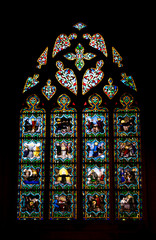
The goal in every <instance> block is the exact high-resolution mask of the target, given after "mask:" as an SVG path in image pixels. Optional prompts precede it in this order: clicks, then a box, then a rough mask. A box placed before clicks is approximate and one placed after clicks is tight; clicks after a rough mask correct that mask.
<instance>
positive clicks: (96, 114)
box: [82, 94, 110, 220]
mask: <svg viewBox="0 0 156 240" xmlns="http://www.w3.org/2000/svg"><path fill="white" fill-rule="evenodd" d="M89 103H90V105H91V107H90V108H86V109H84V110H83V123H82V126H83V133H82V134H83V169H82V179H83V181H82V189H83V217H84V219H86V220H88V219H109V190H110V175H109V173H110V172H109V142H108V141H109V126H108V110H107V109H106V108H103V107H100V104H101V103H102V98H101V97H100V96H99V95H98V94H94V95H92V96H91V97H90V98H89Z"/></svg>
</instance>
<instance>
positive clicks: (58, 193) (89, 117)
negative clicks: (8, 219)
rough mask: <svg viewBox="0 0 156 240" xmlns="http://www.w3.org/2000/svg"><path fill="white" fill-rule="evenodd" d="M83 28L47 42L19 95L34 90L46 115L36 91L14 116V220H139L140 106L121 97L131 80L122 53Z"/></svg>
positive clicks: (132, 83)
mask: <svg viewBox="0 0 156 240" xmlns="http://www.w3.org/2000/svg"><path fill="white" fill-rule="evenodd" d="M86 29H87V25H85V24H83V23H81V22H79V23H77V24H75V25H74V26H73V29H72V30H74V32H76V33H71V34H70V35H68V34H64V33H63V34H60V35H59V36H58V37H57V38H56V39H55V41H54V42H53V47H51V46H47V45H46V46H45V47H44V48H43V49H42V50H41V51H39V54H38V55H37V57H36V61H35V72H34V73H31V75H30V76H31V77H28V78H27V79H26V82H25V85H24V88H23V96H24V94H26V96H27V94H29V93H28V92H29V91H32V92H33V91H35V90H36V89H39V88H40V94H41V96H42V97H41V99H42V100H43V102H45V103H46V104H45V108H46V110H44V109H43V108H39V103H40V99H39V98H38V97H37V95H35V94H34V95H31V96H29V97H28V98H27V99H26V103H27V105H28V106H27V107H26V108H24V109H22V110H21V112H20V141H19V160H18V166H19V175H18V219H19V220H27V219H33V220H43V219H45V220H47V219H49V220H74V219H81V220H82V218H83V219H84V220H98V219H99V220H110V219H114V217H113V216H115V219H116V220H126V219H139V220H140V219H142V215H143V213H142V160H141V130H140V109H139V108H137V107H135V106H133V105H134V103H133V97H132V96H131V95H130V94H128V93H126V94H123V93H124V92H125V89H129V90H130V92H132V93H133V92H134V93H135V94H137V87H136V83H135V81H134V79H133V77H132V76H131V74H128V73H126V72H125V69H124V64H125V62H124V59H123V58H122V56H123V55H122V54H121V55H122V56H121V55H120V53H119V52H120V51H119V52H118V51H117V50H116V48H114V47H112V46H110V48H109V46H107V41H106V42H105V40H104V38H103V36H102V35H101V34H99V33H95V34H94V35H90V34H89V33H87V30H86ZM108 45H109V44H108ZM44 49H45V50H44ZM109 49H111V50H112V51H110V50H109ZM117 49H118V48H117ZM43 50H44V51H43ZM50 51H51V52H50ZM38 57H39V58H38ZM37 58H38V59H37ZM69 60H70V61H69ZM73 61H74V62H73ZM49 62H50V64H49ZM74 63H75V64H74ZM36 64H37V66H36ZM51 66H53V67H54V68H51ZM113 67H114V68H115V70H113ZM108 69H109V70H108ZM107 70H108V71H107ZM127 74H128V75H127ZM129 75H130V76H129ZM93 93H94V94H93ZM99 94H100V95H99ZM122 94H123V95H122ZM39 96H40V95H39ZM119 99H120V103H121V105H122V106H119V107H117V106H116V107H117V108H116V107H115V101H117V102H118V100H119ZM114 100H115V101H114ZM87 101H88V103H87ZM117 102H116V104H117ZM120 103H119V104H120ZM104 104H105V106H106V105H107V108H106V107H104ZM84 106H85V107H84ZM46 114H47V115H46ZM46 116H48V117H47V125H46ZM46 131H47V133H48V134H47V136H46ZM45 143H46V145H45ZM111 143H112V144H111ZM45 146H46V148H45ZM48 147H49V149H48ZM45 151H47V152H46V154H45ZM110 183H111V184H110ZM112 202H113V204H114V205H113V204H112ZM45 206H46V207H45ZM44 209H45V212H44ZM47 209H48V210H47ZM113 209H114V210H113ZM113 211H114V212H113Z"/></svg>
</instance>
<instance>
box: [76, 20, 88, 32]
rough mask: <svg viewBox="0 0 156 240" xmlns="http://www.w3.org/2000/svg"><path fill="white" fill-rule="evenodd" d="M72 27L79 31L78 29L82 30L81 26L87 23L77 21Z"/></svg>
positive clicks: (83, 26)
mask: <svg viewBox="0 0 156 240" xmlns="http://www.w3.org/2000/svg"><path fill="white" fill-rule="evenodd" d="M73 27H74V28H77V29H78V30H79V31H80V30H82V29H83V28H85V27H87V25H85V24H84V23H82V22H79V23H77V24H75V25H74V26H73Z"/></svg>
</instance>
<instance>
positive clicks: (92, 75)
mask: <svg viewBox="0 0 156 240" xmlns="http://www.w3.org/2000/svg"><path fill="white" fill-rule="evenodd" d="M103 65H104V61H103V60H100V61H98V62H97V63H96V68H89V69H87V71H86V72H85V74H84V76H83V80H82V94H83V95H84V94H86V93H87V92H88V91H89V90H90V89H91V88H93V87H96V86H97V85H98V84H99V83H100V82H101V81H102V79H103V78H104V73H103V71H101V68H102V66H103Z"/></svg>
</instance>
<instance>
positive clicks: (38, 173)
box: [17, 95, 46, 220]
mask: <svg viewBox="0 0 156 240" xmlns="http://www.w3.org/2000/svg"><path fill="white" fill-rule="evenodd" d="M26 102H27V105H28V108H24V109H22V110H21V115H20V143H19V167H18V171H19V172H18V207H17V219H18V220H27V219H33V220H37V219H38V220H43V204H44V182H45V166H44V164H45V156H44V155H45V154H44V151H45V136H46V115H45V110H44V109H40V108H38V107H37V106H38V104H39V102H40V100H39V98H38V97H37V96H36V95H33V96H30V97H29V98H28V99H27V101H26Z"/></svg>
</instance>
